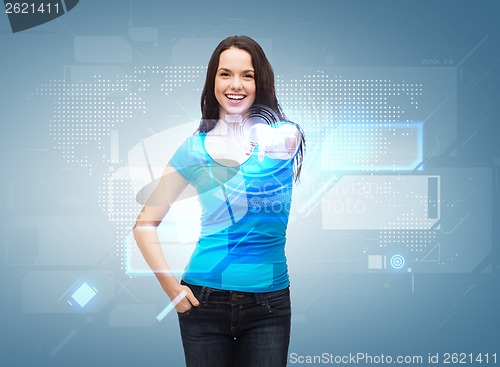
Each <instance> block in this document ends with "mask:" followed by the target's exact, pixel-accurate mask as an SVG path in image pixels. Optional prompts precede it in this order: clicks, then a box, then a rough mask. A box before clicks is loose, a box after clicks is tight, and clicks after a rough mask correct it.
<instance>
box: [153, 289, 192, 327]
mask: <svg viewBox="0 0 500 367" xmlns="http://www.w3.org/2000/svg"><path fill="white" fill-rule="evenodd" d="M186 295H187V292H186V291H182V292H181V293H180V294H179V295H178V296H177V297H175V298H174V300H173V301H172V302H170V303H169V304H168V306H167V307H165V308H164V309H163V311H162V312H160V314H159V315H158V316H156V319H157V320H158V321H161V320H163V319H164V318H165V316H167V315H168V314H169V312H170V311H172V310H173V309H174V307H175V306H177V304H178V303H179V302H180V301H182V300H183V299H184V297H186Z"/></svg>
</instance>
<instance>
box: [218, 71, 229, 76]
mask: <svg viewBox="0 0 500 367" xmlns="http://www.w3.org/2000/svg"><path fill="white" fill-rule="evenodd" d="M219 75H220V76H229V73H226V72H222V73H220V74H219Z"/></svg>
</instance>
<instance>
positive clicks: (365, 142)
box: [321, 122, 423, 171]
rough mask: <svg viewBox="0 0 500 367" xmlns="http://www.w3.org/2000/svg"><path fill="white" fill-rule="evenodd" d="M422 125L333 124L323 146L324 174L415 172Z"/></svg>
mask: <svg viewBox="0 0 500 367" xmlns="http://www.w3.org/2000/svg"><path fill="white" fill-rule="evenodd" d="M422 130H423V123H422V122H411V123H410V122H400V123H370V124H368V123H362V124H359V123H352V124H336V125H333V126H332V127H331V129H329V133H328V135H327V136H326V137H325V139H324V141H323V144H322V154H321V168H322V169H323V170H326V171H334V170H335V171H396V170H404V171H408V170H414V169H416V168H418V167H419V166H420V164H421V162H422V144H423V142H422V140H423V139H422V138H423V131H422Z"/></svg>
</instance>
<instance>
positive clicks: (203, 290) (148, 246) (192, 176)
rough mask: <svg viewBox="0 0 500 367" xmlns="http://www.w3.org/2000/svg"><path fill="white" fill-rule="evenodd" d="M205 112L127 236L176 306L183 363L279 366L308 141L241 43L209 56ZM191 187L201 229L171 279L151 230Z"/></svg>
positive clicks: (262, 62) (240, 39) (262, 66)
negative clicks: (289, 249)
mask: <svg viewBox="0 0 500 367" xmlns="http://www.w3.org/2000/svg"><path fill="white" fill-rule="evenodd" d="M255 109H257V110H259V111H264V112H266V113H267V114H268V115H272V116H274V118H275V120H276V121H275V123H274V124H271V125H270V124H269V123H268V121H267V120H266V119H263V118H260V117H258V116H259V115H258V113H257V114H256V113H254V110H255ZM201 110H202V119H201V122H200V125H199V127H198V129H197V131H196V132H195V134H194V135H193V136H191V137H188V138H187V139H186V141H184V143H183V144H182V145H181V146H180V147H179V148H178V150H177V151H176V153H175V154H174V156H173V157H172V158H171V159H170V161H169V163H168V164H167V167H166V168H165V172H164V175H163V176H162V178H161V181H160V184H159V185H158V187H157V189H156V190H155V193H153V196H154V197H155V200H154V201H151V202H150V203H147V204H146V205H145V206H144V208H143V210H142V211H141V214H140V215H139V217H138V219H137V221H136V224H135V226H134V237H135V239H136V242H137V245H138V246H139V249H140V250H141V252H142V254H143V256H144V258H145V260H146V262H147V263H148V265H149V266H150V267H151V269H152V270H153V272H154V273H155V275H156V276H157V278H158V280H159V282H160V284H161V286H162V288H163V289H164V291H165V292H166V293H167V295H168V297H169V298H170V299H171V300H176V301H178V303H177V304H176V306H175V307H176V310H177V313H178V317H179V325H180V330H181V336H182V343H183V347H184V354H185V358H186V364H187V366H188V367H194V366H199V367H202V366H203V367H211V366H217V367H229V366H231V367H245V366H248V367H250V366H255V367H257V366H258V367H277V366H286V363H287V353H288V344H289V338H290V316H291V306H290V304H291V303H290V292H289V283H290V282H289V278H288V268H287V264H286V256H285V242H286V228H287V224H288V217H289V211H290V204H291V195H292V186H293V182H294V179H295V181H296V180H297V179H298V178H299V176H300V169H301V166H302V158H303V155H304V151H305V139H304V135H303V132H302V130H301V128H300V127H299V125H297V124H295V123H292V122H290V121H288V120H287V118H286V117H285V115H284V114H283V112H282V110H281V107H280V106H279V104H278V101H277V98H276V93H275V88H274V73H273V70H272V67H271V65H270V63H269V61H268V60H267V58H266V56H265V54H264V51H263V50H262V48H261V47H260V45H259V44H258V43H257V42H255V41H254V40H253V39H251V38H249V37H246V36H234V37H229V38H226V39H225V40H223V41H222V42H221V43H220V44H219V45H218V46H217V48H216V49H215V51H214V52H213V54H212V57H211V59H210V61H209V64H208V68H207V77H206V81H205V87H204V89H203V92H202V96H201ZM256 116H257V117H256ZM187 185H192V186H194V187H195V188H196V190H197V193H198V196H199V201H200V204H201V206H202V216H201V228H202V229H201V233H200V237H199V240H198V242H197V244H196V248H195V250H194V252H193V254H192V255H191V259H190V261H189V263H188V265H187V266H186V269H185V271H184V273H183V275H182V280H181V282H180V283H179V282H178V281H177V279H176V278H175V277H174V276H173V274H172V273H171V271H170V268H169V267H168V263H167V261H166V259H165V257H164V256H163V253H162V251H161V247H160V245H159V239H158V234H157V231H156V227H157V226H158V224H159V223H160V222H161V221H162V220H163V218H164V217H165V215H166V214H167V213H168V211H169V209H170V207H171V205H172V204H173V203H174V202H175V201H176V200H177V198H178V197H179V195H180V194H181V193H182V191H183V190H184V189H185V188H186V187H187ZM158 198H160V200H158ZM184 294H185V297H182V295H184ZM179 299H180V301H179Z"/></svg>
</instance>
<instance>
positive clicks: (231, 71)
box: [214, 47, 256, 119]
mask: <svg viewBox="0 0 500 367" xmlns="http://www.w3.org/2000/svg"><path fill="white" fill-rule="evenodd" d="M255 89H256V88H255V70H254V68H253V64H252V57H251V56H250V54H249V53H248V52H246V51H244V50H241V49H239V48H235V47H231V48H229V49H227V50H225V51H223V52H222V53H221V54H220V57H219V65H218V67H217V73H216V74H215V89H214V93H215V98H216V99H217V102H219V106H220V111H219V118H221V119H224V116H225V115H226V114H229V115H242V114H244V113H245V112H246V111H247V110H248V109H249V108H250V107H251V106H252V105H253V103H254V101H255Z"/></svg>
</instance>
